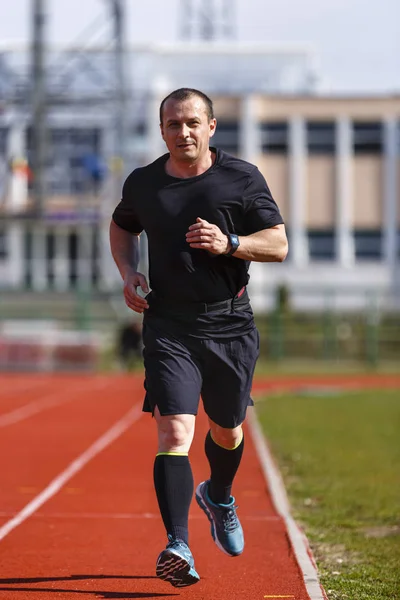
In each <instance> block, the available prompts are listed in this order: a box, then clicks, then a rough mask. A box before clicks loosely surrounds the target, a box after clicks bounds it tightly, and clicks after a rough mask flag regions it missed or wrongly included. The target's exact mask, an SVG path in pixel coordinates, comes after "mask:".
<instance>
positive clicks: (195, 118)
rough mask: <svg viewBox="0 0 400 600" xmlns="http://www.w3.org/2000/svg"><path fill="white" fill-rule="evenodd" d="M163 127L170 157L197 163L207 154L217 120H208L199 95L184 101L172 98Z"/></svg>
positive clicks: (167, 104)
mask: <svg viewBox="0 0 400 600" xmlns="http://www.w3.org/2000/svg"><path fill="white" fill-rule="evenodd" d="M160 127H161V135H162V137H163V140H164V142H165V143H166V145H167V148H168V150H169V153H170V155H171V157H172V158H174V159H175V160H177V161H179V162H195V161H197V160H198V159H199V158H202V157H203V156H205V155H206V154H207V152H208V148H209V139H210V137H212V136H213V135H214V132H215V127H216V120H215V119H211V121H209V120H208V115H207V111H206V106H205V104H204V101H203V100H202V99H201V98H199V97H198V96H192V97H191V98H188V99H187V100H183V101H180V100H174V99H172V98H170V99H169V100H167V101H166V103H165V104H164V108H163V120H162V123H161V125H160Z"/></svg>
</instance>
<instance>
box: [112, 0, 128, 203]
mask: <svg viewBox="0 0 400 600" xmlns="http://www.w3.org/2000/svg"><path fill="white" fill-rule="evenodd" d="M111 2H112V15H113V23H114V28H113V33H114V40H113V41H114V69H115V96H114V157H113V165H112V168H113V174H114V181H115V192H116V194H118V195H116V196H115V197H114V198H113V200H114V201H116V200H117V199H118V197H119V196H120V194H121V188H122V184H123V180H124V169H125V160H126V122H127V119H126V82H125V31H124V20H125V0H111Z"/></svg>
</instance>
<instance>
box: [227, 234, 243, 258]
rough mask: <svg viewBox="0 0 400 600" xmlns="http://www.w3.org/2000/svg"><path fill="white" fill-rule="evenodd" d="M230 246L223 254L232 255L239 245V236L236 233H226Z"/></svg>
mask: <svg viewBox="0 0 400 600" xmlns="http://www.w3.org/2000/svg"><path fill="white" fill-rule="evenodd" d="M228 240H229V244H230V248H229V250H228V252H225V256H232V254H234V253H235V252H236V250H237V249H238V248H239V246H240V242H239V236H238V235H236V233H228Z"/></svg>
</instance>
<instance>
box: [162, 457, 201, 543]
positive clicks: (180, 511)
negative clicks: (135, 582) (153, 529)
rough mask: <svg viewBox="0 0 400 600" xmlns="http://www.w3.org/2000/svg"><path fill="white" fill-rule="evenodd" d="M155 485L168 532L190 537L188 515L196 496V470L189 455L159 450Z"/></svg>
mask: <svg viewBox="0 0 400 600" xmlns="http://www.w3.org/2000/svg"><path fill="white" fill-rule="evenodd" d="M154 487H155V489H156V494H157V500H158V506H159V507H160V513H161V517H162V520H163V522H164V526H165V529H166V530H167V534H168V533H169V534H171V535H172V537H174V538H178V539H180V540H183V541H184V542H185V543H186V544H187V543H188V541H189V533H188V518H189V507H190V503H191V501H192V496H193V474H192V469H191V466H190V462H189V457H188V456H179V455H176V454H157V456H156V459H155V461H154Z"/></svg>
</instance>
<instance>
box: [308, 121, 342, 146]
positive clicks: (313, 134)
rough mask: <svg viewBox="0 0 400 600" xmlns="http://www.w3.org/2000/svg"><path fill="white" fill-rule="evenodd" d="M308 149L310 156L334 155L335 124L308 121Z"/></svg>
mask: <svg viewBox="0 0 400 600" xmlns="http://www.w3.org/2000/svg"><path fill="white" fill-rule="evenodd" d="M307 147H308V152H309V153H310V154H334V153H335V147H336V144H335V123H333V122H330V121H328V122H322V121H308V123H307Z"/></svg>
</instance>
